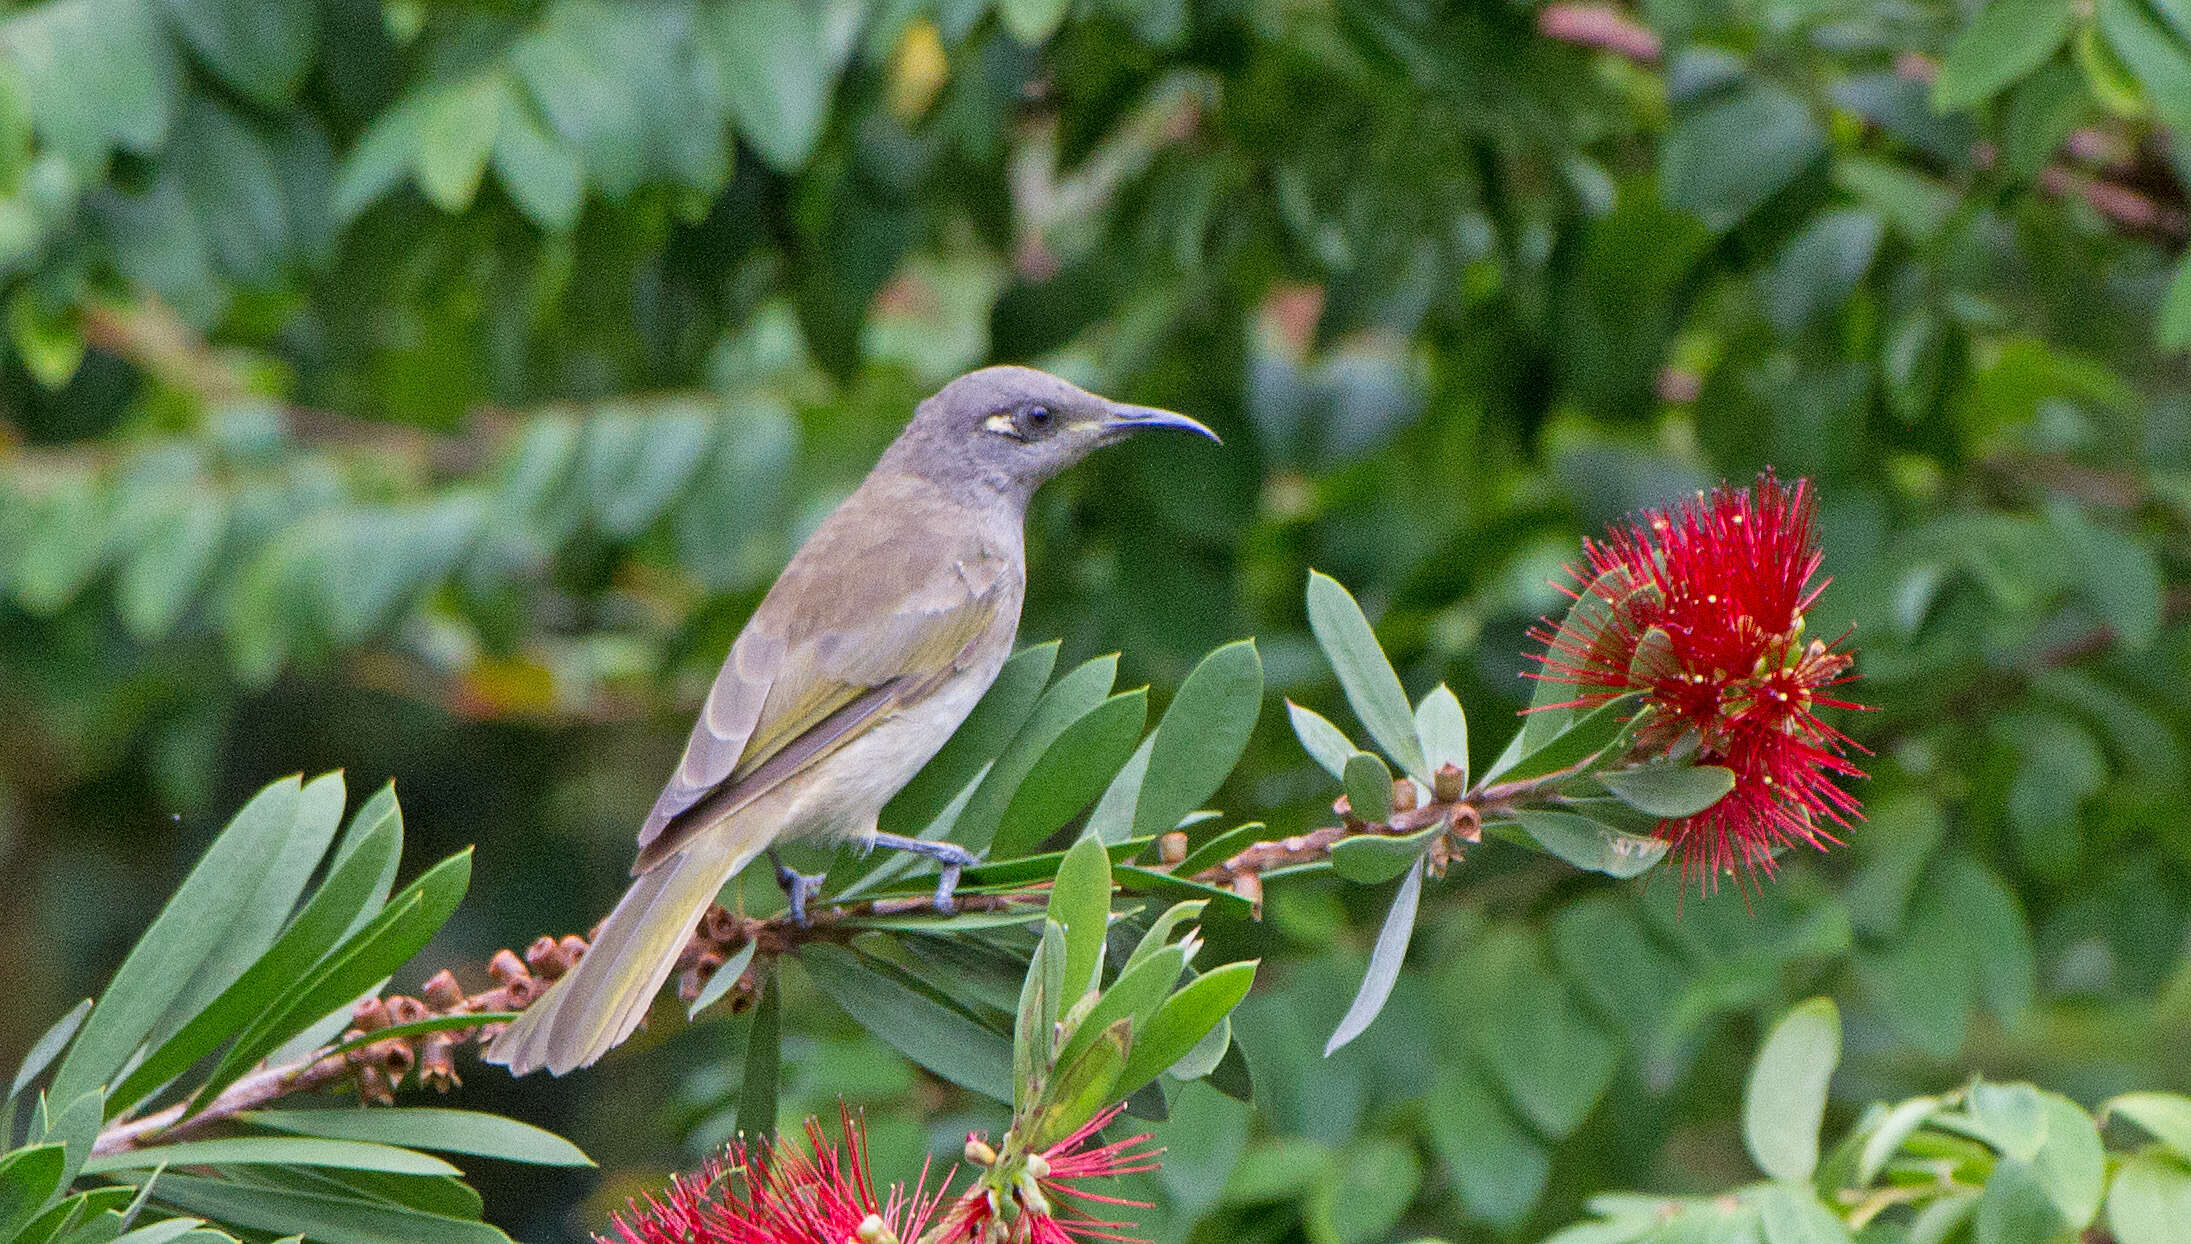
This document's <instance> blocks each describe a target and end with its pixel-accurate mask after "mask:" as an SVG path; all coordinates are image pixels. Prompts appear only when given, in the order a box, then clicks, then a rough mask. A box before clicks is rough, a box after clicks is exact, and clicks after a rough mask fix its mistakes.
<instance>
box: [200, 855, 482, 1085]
mask: <svg viewBox="0 0 2191 1244" xmlns="http://www.w3.org/2000/svg"><path fill="white" fill-rule="evenodd" d="M471 876H472V852H471V849H470V848H466V849H465V850H463V851H460V852H458V853H457V854H455V855H452V856H450V857H449V858H448V859H446V860H443V861H442V862H441V863H439V864H436V865H435V866H434V867H432V868H430V869H428V870H427V871H426V872H425V873H424V874H423V875H421V876H420V877H419V879H418V880H417V881H414V882H412V883H411V884H410V885H409V886H408V887H406V888H405V890H404V892H403V893H402V894H400V895H398V896H396V897H395V898H394V899H392V900H390V901H389V903H388V906H387V907H386V908H384V909H383V910H382V911H381V913H380V914H379V915H378V916H376V917H374V918H373V920H372V921H371V922H370V923H368V924H367V925H366V926H365V927H364V928H362V929H360V930H358V932H357V933H355V934H354V935H352V936H351V937H350V938H349V939H348V940H347V941H345V942H344V943H343V944H342V945H340V946H338V947H336V948H335V949H334V950H333V951H331V952H329V953H328V955H327V957H326V958H324V959H322V960H321V961H320V962H319V964H318V965H317V966H315V967H313V968H312V970H311V971H309V972H307V973H306V974H305V975H304V976H303V977H302V978H301V979H299V980H298V981H297V982H296V983H295V984H294V985H292V986H291V987H290V988H289V989H288V990H287V991H286V992H284V993H283V994H282V995H281V997H280V999H279V1000H278V1001H276V1002H275V1003H274V1005H273V1006H272V1007H270V1008H268V1009H267V1010H266V1011H265V1012H264V1013H263V1014H261V1015H260V1016H259V1018H258V1019H256V1020H254V1021H253V1022H252V1024H251V1026H250V1027H249V1028H247V1029H245V1030H244V1032H243V1034H242V1035H241V1036H239V1037H237V1038H236V1041H235V1044H233V1045H231V1046H229V1047H228V1052H227V1053H226V1054H225V1055H223V1056H222V1057H221V1060H220V1062H219V1064H217V1065H216V1066H215V1068H214V1070H213V1074H212V1075H210V1076H208V1077H207V1078H206V1082H205V1086H204V1087H203V1088H202V1089H201V1090H200V1091H199V1094H198V1096H197V1098H196V1099H195V1101H194V1103H193V1106H194V1108H203V1107H204V1106H205V1105H207V1104H210V1103H211V1102H212V1100H213V1099H214V1097H216V1096H217V1095H218V1094H219V1093H220V1091H221V1090H222V1089H224V1088H226V1087H228V1085H230V1084H232V1083H234V1082H235V1080H236V1078H237V1077H238V1076H241V1075H242V1074H243V1073H244V1072H245V1071H246V1070H248V1069H249V1068H250V1067H252V1066H253V1065H254V1064H256V1063H257V1062H258V1061H259V1060H260V1059H262V1058H264V1057H266V1055H267V1054H269V1053H271V1052H272V1051H273V1050H274V1049H275V1048H276V1047H277V1046H279V1045H281V1043H282V1042H284V1041H286V1040H288V1039H289V1038H290V1037H291V1036H293V1035H295V1034H296V1033H297V1032H299V1031H301V1030H302V1029H303V1028H305V1027H306V1026H307V1025H309V1024H311V1023H312V1022H314V1021H315V1020H318V1019H319V1018H321V1017H322V1016H325V1015H327V1014H329V1013H331V1012H333V1011H334V1010H336V1009H337V1008H338V1007H342V1006H346V1005H348V1004H349V1003H350V1002H351V1001H352V1000H353V999H355V998H356V997H357V996H358V995H359V994H362V993H364V992H365V991H366V990H367V989H370V988H371V987H373V986H374V985H375V984H377V983H378V982H380V981H381V980H382V979H383V978H385V977H386V976H388V974H389V973H391V972H394V971H395V970H396V969H397V968H399V967H402V966H403V965H404V964H405V963H406V962H408V961H409V960H410V958H411V956H412V955H415V954H417V953H418V952H419V951H420V950H421V949H423V948H424V947H425V945H426V943H427V942H428V941H429V940H430V939H431V938H432V937H433V935H434V934H435V933H436V932H438V931H440V929H441V926H442V925H443V924H445V923H447V922H448V919H449V916H450V915H451V914H452V913H453V912H455V910H456V906H457V903H458V901H460V900H461V899H462V898H463V897H464V891H465V890H466V888H468V887H469V886H470V884H471Z"/></svg>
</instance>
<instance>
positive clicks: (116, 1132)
mask: <svg viewBox="0 0 2191 1244" xmlns="http://www.w3.org/2000/svg"><path fill="white" fill-rule="evenodd" d="M1045 888H1046V886H1034V887H1029V888H1028V889H1026V890H1018V891H1012V892H1009V893H1004V894H962V895H960V896H959V897H958V910H959V911H961V912H985V911H1004V910H1007V909H1009V908H1011V907H1013V906H1015V905H1019V904H1024V903H1028V902H1033V901H1040V900H1041V897H1042V891H1043V890H1044V889H1045ZM930 910H932V907H931V901H930V899H929V898H928V897H927V896H926V895H919V896H909V897H902V898H878V899H871V900H867V901H864V902H857V903H843V904H839V905H837V906H833V907H824V908H819V909H817V910H815V911H813V912H811V913H809V914H808V919H807V923H806V924H804V925H799V924H794V923H792V921H791V919H790V917H789V916H773V917H769V918H766V919H761V918H756V917H752V916H742V915H738V914H736V913H733V912H731V911H728V910H726V909H724V908H723V907H721V906H720V905H717V906H713V907H710V908H708V910H707V912H706V914H704V915H702V916H701V917H700V921H699V923H698V925H697V926H695V927H694V929H693V932H692V937H691V939H690V940H689V941H687V942H686V944H685V948H684V949H683V950H682V951H680V952H679V953H678V956H677V968H678V985H677V992H678V996H679V997H681V998H684V999H685V1000H687V1001H690V1000H692V999H694V998H697V997H698V996H699V994H700V990H701V989H703V988H704V987H705V986H706V985H707V982H708V979H709V978H710V977H711V976H713V975H714V973H715V970H716V969H717V968H719V967H721V966H722V965H723V964H724V963H725V962H727V961H728V960H729V959H730V958H731V957H732V956H733V955H735V954H736V953H738V952H739V951H740V950H743V949H744V948H745V946H746V945H747V943H749V942H750V943H752V945H753V960H752V962H751V964H749V965H748V966H747V968H746V970H745V972H744V974H743V975H741V976H740V978H739V980H738V983H737V984H736V985H734V986H732V987H731V989H730V991H729V993H728V994H727V995H725V1001H726V1002H728V1003H729V1005H730V1008H731V1009H732V1010H733V1011H740V1010H744V1009H745V1008H746V1007H749V1006H751V1005H752V1004H753V1002H754V1000H755V999H756V998H757V997H758V996H759V989H760V972H761V970H762V964H763V962H764V961H765V960H769V959H774V958H776V957H778V956H781V955H784V954H787V953H790V952H794V951H796V950H798V948H799V947H801V946H804V945H808V944H810V943H814V942H845V941H849V940H851V938H852V936H853V934H854V933H856V932H857V931H858V930H857V928H856V927H854V926H852V925H850V924H849V923H848V922H849V921H851V920H854V919H856V918H858V917H861V916H897V915H912V914H916V913H920V912H926V911H930ZM585 953H586V941H585V939H584V938H580V937H576V936H566V937H561V938H552V937H542V938H540V939H538V940H536V941H534V942H533V944H532V945H530V946H528V947H526V949H525V953H524V954H523V955H519V954H518V953H517V952H515V951H513V950H509V949H503V950H499V951H496V952H495V954H494V956H493V958H491V959H489V960H488V962H487V966H486V973H487V975H488V976H489V977H491V978H493V980H494V984H493V985H491V986H489V987H488V988H486V989H482V990H480V991H479V992H478V993H466V992H465V991H464V989H463V988H462V986H460V985H459V984H458V983H457V979H456V976H455V974H453V973H451V972H449V971H447V970H443V971H441V972H437V973H435V974H434V976H433V978H432V979H430V980H428V981H427V982H426V984H425V986H424V987H423V988H421V989H420V990H419V994H420V996H419V997H411V996H408V995H404V994H391V995H387V996H385V997H373V998H368V999H366V1000H365V1001H363V1002H360V1003H358V1004H357V1006H356V1007H355V1008H353V1010H352V1012H351V1026H350V1028H349V1030H348V1031H346V1032H344V1033H343V1035H342V1038H341V1040H339V1041H337V1042H335V1043H334V1044H330V1045H327V1046H323V1047H321V1048H320V1049H318V1050H315V1051H314V1052H312V1053H311V1054H308V1055H306V1056H305V1057H303V1058H300V1059H298V1060H296V1061H295V1062H291V1063H283V1064H280V1065H277V1066H265V1065H261V1066H260V1067H258V1068H255V1069H254V1070H252V1071H251V1072H249V1073H247V1074H246V1075H245V1076H244V1077H243V1078H242V1079H239V1080H237V1081H236V1082H235V1083H234V1084H231V1085H229V1086H228V1087H227V1088H226V1089H224V1090H222V1092H221V1094H220V1096H218V1097H216V1098H215V1099H214V1100H213V1102H212V1104H210V1105H208V1106H206V1107H205V1109H203V1110H200V1111H198V1112H197V1113H196V1114H194V1115H190V1116H189V1117H187V1118H186V1117H184V1116H185V1114H186V1112H187V1111H188V1109H189V1105H190V1103H189V1102H188V1101H184V1102H178V1103H176V1104H174V1105H172V1106H168V1107H166V1108H165V1109H162V1110H157V1111H154V1112H153V1113H151V1114H148V1115H145V1116H143V1117H142V1118H136V1119H130V1118H123V1119H118V1120H116V1121H115V1122H113V1123H110V1124H108V1125H107V1127H106V1129H105V1130H104V1131H102V1132H100V1133H99V1139H98V1141H97V1142H96V1143H95V1144H94V1145H93V1146H92V1152H93V1153H95V1154H108V1153H124V1152H127V1151H129V1150H132V1149H142V1148H145V1147H147V1146H150V1145H156V1144H167V1143H170V1142H173V1141H178V1140H187V1139H190V1138H192V1137H196V1136H201V1135H203V1134H205V1133H207V1132H212V1131H217V1130H219V1129H220V1128H221V1127H223V1125H226V1124H229V1123H232V1122H233V1121H234V1120H235V1118H236V1116H237V1115H239V1114H241V1113H243V1112H245V1111H247V1110H256V1109H259V1108H261V1107H263V1106H266V1105H268V1104H270V1103H272V1102H275V1101H278V1100H280V1099H282V1098H285V1097H289V1096H292V1095H295V1094H298V1093H311V1092H323V1091H324V1092H337V1091H342V1090H344V1089H348V1090H350V1091H352V1092H355V1093H356V1094H357V1096H358V1099H359V1100H360V1101H361V1102H364V1103H367V1104H373V1105H391V1104H393V1103H394V1101H395V1091H396V1089H398V1088H400V1087H402V1086H403V1083H404V1081H405V1080H407V1079H412V1078H414V1077H415V1078H416V1081H417V1082H418V1083H419V1084H421V1085H424V1086H427V1087H431V1088H433V1089H435V1090H436V1091H439V1092H447V1091H448V1090H449V1089H450V1088H452V1087H455V1086H456V1085H457V1084H458V1083H459V1082H460V1081H459V1080H458V1078H457V1073H456V1063H455V1053H456V1050H457V1047H459V1046H461V1045H466V1044H485V1043H486V1042H488V1041H491V1040H493V1039H494V1037H495V1035H496V1034H497V1033H499V1032H501V1031H502V1027H503V1024H502V1022H500V1021H495V1020H489V1019H486V1018H482V1019H481V1020H480V1022H479V1023H478V1024H477V1025H476V1026H473V1027H466V1028H455V1029H445V1030H442V1031H439V1032H429V1033H414V1034H411V1035H409V1036H398V1037H390V1038H388V1039H387V1040H384V1041H367V1042H365V1043H363V1044H357V1045H354V1046H352V1048H349V1049H347V1050H343V1051H341V1052H339V1053H338V1052H337V1047H338V1046H343V1045H350V1044H351V1043H352V1042H356V1041H359V1040H360V1039H361V1038H365V1037H369V1036H370V1035H371V1034H372V1033H374V1032H377V1031H379V1030H381V1029H383V1028H390V1027H393V1026H395V1025H398V1024H409V1023H416V1022H418V1021H420V1020H426V1019H432V1018H437V1017H442V1016H459V1017H461V1016H466V1015H478V1016H482V1017H484V1016H489V1015H496V1014H502V1013H507V1012H511V1011H522V1010H524V1009H525V1008H526V1007H528V1006H530V1005H531V1004H532V1003H534V1002H535V1001H537V1000H539V998H540V996H541V995H542V994H545V993H546V992H547V991H548V986H549V985H550V984H552V983H554V981H555V980H556V979H557V978H558V977H560V976H562V975H563V974H564V973H566V972H568V971H570V970H571V969H572V968H573V967H574V966H576V965H577V963H578V960H579V959H580V958H581V957H583V956H584V955H585Z"/></svg>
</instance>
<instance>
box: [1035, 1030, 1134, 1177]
mask: <svg viewBox="0 0 2191 1244" xmlns="http://www.w3.org/2000/svg"><path fill="white" fill-rule="evenodd" d="M1091 1018H1092V1017H1091ZM1132 1024H1133V1021H1132V1020H1130V1019H1123V1018H1121V1019H1117V1020H1113V1021H1111V1022H1110V1023H1109V1024H1107V1025H1105V1026H1104V1027H1103V1028H1102V1029H1101V1030H1099V1031H1097V1032H1096V1035H1095V1037H1094V1039H1093V1040H1091V1041H1089V1042H1088V1043H1086V1044H1085V1045H1083V1046H1082V1047H1081V1048H1080V1049H1079V1050H1077V1051H1072V1050H1071V1047H1068V1051H1069V1052H1068V1053H1063V1054H1060V1055H1059V1057H1058V1063H1059V1066H1060V1067H1061V1070H1060V1071H1059V1072H1058V1074H1057V1077H1056V1078H1055V1079H1053V1080H1052V1081H1051V1082H1050V1083H1049V1084H1048V1085H1047V1086H1046V1087H1045V1090H1044V1093H1043V1096H1044V1098H1045V1099H1046V1101H1047V1103H1048V1104H1047V1106H1046V1107H1045V1108H1044V1109H1043V1111H1042V1112H1041V1113H1040V1114H1039V1115H1037V1116H1036V1121H1035V1125H1034V1127H1033V1129H1032V1133H1031V1135H1030V1138H1029V1139H1030V1143H1032V1144H1033V1145H1034V1147H1035V1148H1037V1149H1046V1148H1048V1147H1049V1146H1051V1145H1053V1144H1055V1143H1057V1142H1058V1141H1060V1140H1063V1139H1064V1138H1065V1137H1067V1136H1069V1135H1071V1134H1072V1133H1073V1132H1075V1131H1077V1130H1079V1128H1080V1126H1081V1125H1082V1124H1084V1123H1086V1122H1087V1121H1088V1120H1090V1119H1092V1118H1094V1117H1095V1116H1096V1112H1097V1111H1099V1110H1101V1109H1103V1108H1104V1107H1105V1106H1107V1105H1109V1104H1110V1103H1111V1101H1112V1100H1113V1099H1114V1098H1115V1097H1116V1096H1117V1093H1116V1091H1115V1090H1116V1086H1117V1084H1118V1078H1119V1073H1120V1072H1121V1071H1123V1070H1125V1067H1126V1052H1127V1050H1128V1049H1130V1048H1131V1047H1132V1045H1133V1037H1132V1034H1131V1031H1130V1029H1131V1027H1132Z"/></svg>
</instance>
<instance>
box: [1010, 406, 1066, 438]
mask: <svg viewBox="0 0 2191 1244" xmlns="http://www.w3.org/2000/svg"><path fill="white" fill-rule="evenodd" d="M1056 421H1057V416H1055V415H1053V414H1051V413H1050V408H1049V407H1047V406H1041V405H1036V406H1029V407H1028V408H1027V409H1025V410H1023V411H1021V412H1020V415H1019V426H1020V430H1021V431H1023V432H1025V433H1026V434H1027V435H1028V436H1047V435H1049V433H1050V426H1051V425H1052V424H1053V423H1055V422H1056Z"/></svg>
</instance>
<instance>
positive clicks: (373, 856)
mask: <svg viewBox="0 0 2191 1244" xmlns="http://www.w3.org/2000/svg"><path fill="white" fill-rule="evenodd" d="M361 815H362V814H361ZM352 828H353V831H354V830H355V829H356V824H355V823H353V826H352ZM344 848H345V851H344V853H343V854H340V855H338V859H337V862H336V864H335V865H334V867H333V869H332V871H330V872H329V873H328V875H327V879H326V880H325V881H323V882H321V883H320V887H319V889H318V890H316V891H314V892H313V894H312V898H311V901H309V902H307V903H306V904H305V905H304V909H303V910H302V911H300V912H298V913H297V917H296V919H295V920H293V921H291V922H290V925H289V928H288V929H287V930H285V931H284V932H283V933H282V935H281V936H280V937H279V938H278V939H277V940H276V941H275V943H274V945H273V946H272V947H271V948H269V949H268V950H267V951H266V953H265V954H263V955H261V956H260V957H259V958H258V960H257V962H255V963H253V964H252V965H251V966H250V967H249V968H248V969H246V970H245V971H244V973H243V975H242V976H240V977H238V978H237V979H236V980H235V981H234V982H233V983H232V984H230V985H229V986H228V988H227V989H225V990H224V991H222V993H221V994H220V995H219V996H218V997H216V998H214V999H213V1001H212V1002H210V1003H208V1004H207V1005H206V1006H205V1007H204V1008H203V1009H201V1010H200V1011H199V1012H198V1013H197V1014H196V1015H195V1016H193V1017H192V1018H191V1020H190V1022H188V1023H186V1024H184V1025H183V1026H182V1028H181V1030H180V1031H178V1032H176V1034H175V1035H174V1036H172V1037H170V1038H168V1039H167V1040H166V1041H164V1042H162V1043H161V1044H160V1045H159V1047H158V1048H156V1049H154V1050H153V1052H152V1053H151V1054H150V1055H149V1056H148V1057H146V1059H145V1060H144V1061H143V1062H142V1063H140V1064H138V1066H137V1067H136V1069H135V1070H133V1071H131V1072H130V1074H129V1075H128V1077H127V1078H125V1079H124V1080H123V1081H122V1083H121V1084H120V1085H118V1086H116V1088H115V1090H114V1093H113V1097H112V1101H111V1105H112V1107H113V1109H115V1110H116V1111H120V1110H122V1109H124V1108H126V1107H128V1106H132V1105H135V1104H136V1103H137V1102H139V1101H141V1100H143V1099H144V1097H145V1095H146V1094H148V1093H151V1092H153V1091H155V1090H156V1089H158V1088H159V1087H160V1086H161V1085H162V1084H165V1083H167V1082H168V1081H169V1080H170V1079H172V1078H174V1077H175V1076H177V1075H179V1074H181V1073H182V1072H183V1070H184V1069H186V1068H188V1067H189V1066H190V1065H191V1064H192V1063H195V1062H197V1061H198V1060H199V1059H200V1058H203V1057H205V1056H206V1055H207V1054H210V1053H212V1052H213V1051H214V1050H216V1049H218V1048H219V1047H220V1044H221V1042H223V1041H226V1040H228V1039H229V1038H230V1037H231V1036H234V1035H236V1034H237V1033H239V1032H241V1031H242V1030H243V1029H244V1028H245V1027H246V1026H248V1025H249V1024H251V1023H252V1022H253V1021H255V1020H258V1019H261V1018H264V1017H265V1015H266V1014H267V1012H268V1010H269V1009H270V1008H272V1007H273V1006H274V1005H276V1004H277V1003H278V1002H279V1001H280V1000H281V999H282V997H283V991H284V990H285V989H286V988H287V987H288V986H290V985H291V984H292V983H293V982H295V981H296V980H297V979H298V978H299V977H300V976H302V975H303V974H304V973H305V972H306V970H307V969H309V968H311V967H312V965H314V964H315V963H318V962H320V960H321V959H322V958H323V957H324V956H325V955H327V954H328V952H329V951H331V950H332V949H333V948H334V947H335V946H336V945H337V944H338V942H339V941H340V939H342V938H344V937H346V936H348V935H349V934H350V932H351V931H352V930H353V929H354V927H355V926H356V925H357V923H358V919H359V917H360V916H361V915H362V914H363V913H364V912H365V910H366V908H367V907H368V906H369V905H370V904H373V903H376V902H378V901H379V898H380V893H381V892H382V887H384V886H385V884H386V882H385V880H384V878H386V877H387V876H388V874H389V872H390V870H391V869H393V867H394V866H395V863H396V856H397V854H398V853H399V852H400V851H401V850H402V829H401V822H400V820H399V819H397V818H396V817H393V816H387V815H384V816H381V817H378V818H376V819H375V820H374V821H373V823H372V824H371V825H370V827H368V828H367V829H366V831H365V832H364V833H363V834H361V835H359V836H358V837H356V838H355V839H346V841H345V843H344ZM345 1001H347V999H345ZM315 1018H316V1017H315Z"/></svg>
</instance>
